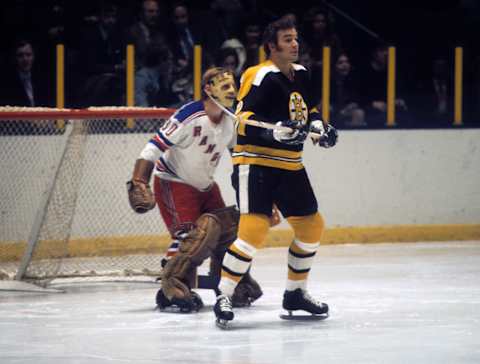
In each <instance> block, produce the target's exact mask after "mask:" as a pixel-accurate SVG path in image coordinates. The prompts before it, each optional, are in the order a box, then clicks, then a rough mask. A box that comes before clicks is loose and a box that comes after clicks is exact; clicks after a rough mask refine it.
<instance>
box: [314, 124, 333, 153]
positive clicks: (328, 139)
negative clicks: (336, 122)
mask: <svg viewBox="0 0 480 364" xmlns="http://www.w3.org/2000/svg"><path fill="white" fill-rule="evenodd" d="M310 132H311V133H316V134H320V137H318V138H312V141H313V144H317V143H318V145H319V146H320V147H323V148H331V147H333V146H334V145H335V144H337V139H338V132H337V129H335V128H334V127H333V126H332V125H330V124H324V123H323V121H322V120H313V121H312V122H311V123H310Z"/></svg>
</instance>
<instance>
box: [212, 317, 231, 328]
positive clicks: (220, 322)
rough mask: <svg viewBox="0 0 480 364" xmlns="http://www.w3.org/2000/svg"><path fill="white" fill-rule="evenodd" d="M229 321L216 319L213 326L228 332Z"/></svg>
mask: <svg viewBox="0 0 480 364" xmlns="http://www.w3.org/2000/svg"><path fill="white" fill-rule="evenodd" d="M229 322H230V321H228V320H221V319H217V320H216V321H215V325H217V327H219V328H221V329H222V330H228V329H229V325H228V323H229Z"/></svg>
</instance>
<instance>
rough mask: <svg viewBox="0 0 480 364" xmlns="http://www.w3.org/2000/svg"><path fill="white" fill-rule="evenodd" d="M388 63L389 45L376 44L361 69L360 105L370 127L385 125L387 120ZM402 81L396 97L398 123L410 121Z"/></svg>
mask: <svg viewBox="0 0 480 364" xmlns="http://www.w3.org/2000/svg"><path fill="white" fill-rule="evenodd" d="M387 64H388V47H387V46H386V45H385V44H379V45H376V46H375V47H374V48H373V51H372V53H371V58H370V62H369V63H368V64H367V65H366V67H365V68H364V69H363V70H362V71H361V74H360V75H361V78H360V87H361V95H360V96H361V98H360V105H361V107H362V108H363V109H364V110H365V113H366V121H367V124H368V126H369V127H383V126H385V125H386V122H387ZM400 84H401V82H400V80H398V79H397V90H396V96H397V97H396V99H395V111H396V115H395V120H396V123H397V124H398V125H402V124H403V126H406V124H407V123H408V114H407V111H408V108H407V103H406V102H405V100H404V99H403V98H402V97H401V96H400V95H401V93H402V88H401V85H400Z"/></svg>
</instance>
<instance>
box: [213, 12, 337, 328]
mask: <svg viewBox="0 0 480 364" xmlns="http://www.w3.org/2000/svg"><path fill="white" fill-rule="evenodd" d="M263 46H264V49H265V52H266V54H267V56H268V60H267V61H266V62H264V63H261V64H259V65H257V66H254V67H251V68H249V69H247V70H246V71H245V72H244V74H243V75H242V78H241V86H240V90H239V93H238V97H237V98H238V106H237V116H238V118H239V120H240V122H239V124H238V128H237V143H236V145H235V147H234V151H233V154H232V157H233V164H234V171H233V177H232V182H233V185H234V188H235V190H236V197H237V203H238V207H239V209H240V213H241V217H240V223H239V231H238V237H237V239H236V240H235V241H234V242H233V243H232V244H231V245H230V247H229V248H228V250H227V253H226V254H225V257H224V259H223V265H222V273H221V281H220V284H219V291H220V293H221V294H220V295H219V296H218V297H217V303H216V304H215V306H214V312H215V315H216V318H217V324H218V325H219V326H221V327H223V328H224V327H226V326H227V324H228V322H229V321H231V320H233V318H234V313H233V310H232V306H231V300H230V298H231V296H232V294H233V291H234V289H235V287H236V285H237V284H238V282H239V281H240V280H241V278H242V276H243V275H244V274H245V273H246V272H247V270H248V268H249V267H250V264H251V261H252V259H253V257H254V255H255V253H256V251H257V249H259V248H260V247H261V246H262V245H263V243H264V241H265V238H266V236H267V233H268V230H269V217H270V216H271V213H272V208H271V207H272V204H275V205H276V206H277V207H278V209H279V210H280V211H281V213H282V215H283V216H284V217H285V218H286V219H287V221H288V222H289V224H290V226H291V227H292V228H293V230H294V233H295V236H294V239H293V241H292V243H291V244H290V247H289V250H288V279H287V284H286V290H285V293H284V298H283V308H284V309H285V310H287V311H289V312H290V313H291V312H292V311H297V310H303V311H307V312H308V313H309V314H312V315H320V316H323V317H324V316H326V315H328V305H327V304H325V303H322V302H319V301H317V300H315V299H313V298H312V297H311V296H310V295H309V294H308V292H307V290H306V286H307V278H308V273H309V271H310V267H311V266H312V263H313V259H314V256H315V253H316V251H317V248H318V246H319V241H320V237H321V235H322V232H323V230H324V221H323V218H322V215H321V214H320V213H319V212H318V205H317V200H316V198H315V195H314V192H313V189H312V186H311V184H310V181H309V179H308V176H307V173H306V171H305V168H304V166H303V164H302V152H303V144H304V142H305V140H306V139H307V135H308V133H309V132H313V133H317V134H320V135H321V136H322V137H321V138H320V139H316V140H314V143H316V144H319V145H320V146H321V147H325V148H328V147H332V146H334V145H335V144H336V141H337V131H336V130H335V128H334V127H333V126H331V125H329V124H328V123H324V122H323V121H322V120H321V119H320V115H319V113H318V111H317V110H316V109H315V108H313V107H312V106H314V104H313V102H312V100H310V95H309V94H308V92H307V91H308V84H309V80H308V72H307V70H306V69H305V68H304V67H303V66H301V65H299V64H296V63H295V61H296V60H297V59H298V52H299V44H298V34H297V30H296V28H295V24H294V23H293V22H291V21H290V20H289V19H288V18H281V19H279V20H277V21H275V22H273V23H271V24H269V25H268V26H267V28H266V30H265V34H264V45H263ZM245 119H251V120H259V121H263V122H267V123H271V124H275V125H278V126H287V127H289V128H290V129H289V130H290V131H285V129H283V130H280V128H278V129H273V130H272V129H264V128H259V127H255V126H252V125H247V123H245V122H242V120H245Z"/></svg>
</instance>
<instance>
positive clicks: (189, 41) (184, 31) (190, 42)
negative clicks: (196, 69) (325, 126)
mask: <svg viewBox="0 0 480 364" xmlns="http://www.w3.org/2000/svg"><path fill="white" fill-rule="evenodd" d="M168 28H169V32H168V41H169V42H170V48H171V49H172V52H173V57H174V60H175V67H176V71H177V72H178V73H191V72H192V69H193V48H194V46H195V45H197V44H199V45H202V51H203V53H202V57H203V58H209V57H210V56H209V54H210V53H211V52H212V51H213V49H211V48H210V44H209V42H208V37H207V33H206V31H205V29H206V28H205V27H204V26H203V25H202V24H200V23H198V22H194V21H192V18H191V17H190V11H189V8H188V7H187V5H186V3H185V2H184V1H182V0H178V1H176V2H174V4H173V5H172V10H171V19H170V26H169V27H168Z"/></svg>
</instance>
